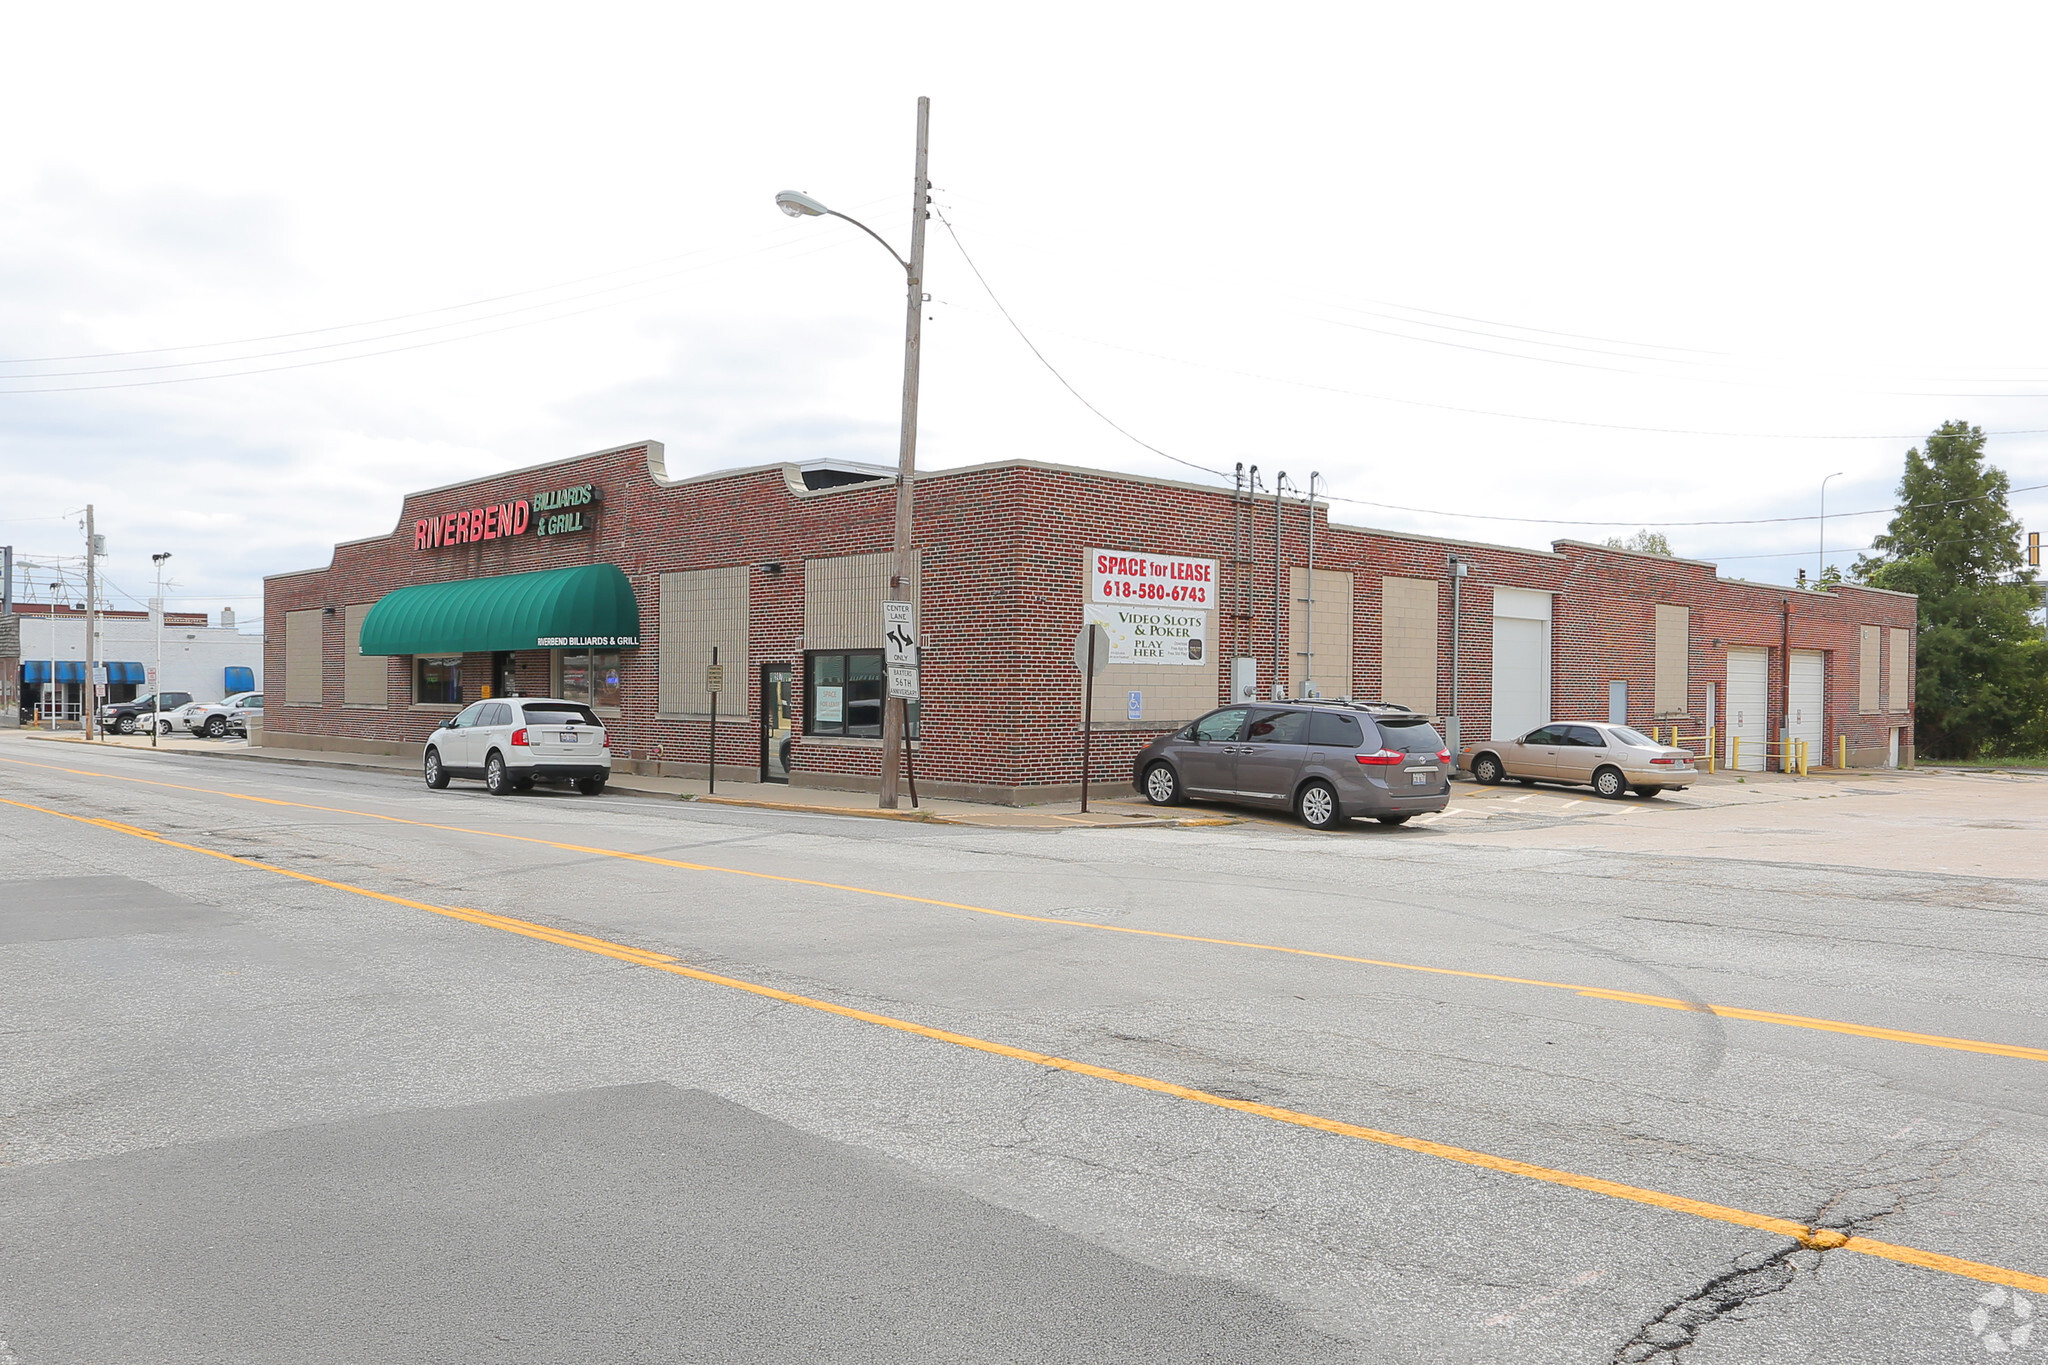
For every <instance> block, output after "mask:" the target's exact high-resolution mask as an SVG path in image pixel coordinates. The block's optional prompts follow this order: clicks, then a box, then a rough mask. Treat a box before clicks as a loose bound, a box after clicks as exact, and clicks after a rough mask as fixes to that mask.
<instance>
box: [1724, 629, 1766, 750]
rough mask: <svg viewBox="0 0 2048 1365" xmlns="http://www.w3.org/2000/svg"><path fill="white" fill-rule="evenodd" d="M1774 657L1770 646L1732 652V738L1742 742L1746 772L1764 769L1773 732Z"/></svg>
mask: <svg viewBox="0 0 2048 1365" xmlns="http://www.w3.org/2000/svg"><path fill="white" fill-rule="evenodd" d="M1770 658H1771V654H1770V651H1769V650H1767V649H1731V650H1729V651H1728V701H1727V713H1728V738H1729V740H1730V741H1731V742H1732V741H1734V740H1738V739H1739V740H1741V741H1742V753H1741V768H1742V770H1743V771H1744V772H1752V773H1760V772H1762V771H1763V770H1764V743H1765V741H1767V740H1768V739H1769V738H1770V735H1771V732H1770V729H1769V726H1770V723H1771V718H1770V677H1771V669H1770ZM1722 752H1723V753H1727V752H1728V749H1726V748H1724V749H1723V750H1722ZM1731 766H1733V765H1731Z"/></svg>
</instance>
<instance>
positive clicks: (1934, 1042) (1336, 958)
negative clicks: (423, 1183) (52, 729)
mask: <svg viewBox="0 0 2048 1365" xmlns="http://www.w3.org/2000/svg"><path fill="white" fill-rule="evenodd" d="M0 763H9V764H13V765H15V766H17V767H24V768H43V769H46V770H48V771H50V772H61V773H69V774H72V775H75V776H79V777H98V778H105V779H107V780H109V781H114V782H130V783H135V784H138V785H141V786H147V787H163V788H166V789H169V790H171V791H182V792H196V793H199V794H201V795H205V796H221V797H227V798H228V799H230V800H235V801H250V802H254V803H256V804H258V805H265V806H284V807H288V808H291V809H294V810H311V811H319V812H321V813H322V814H325V815H353V816H358V817H360V818H362V819H365V820H382V821H385V822H386V823H388V824H394V825H409V826H411V827H413V828H415V829H431V830H436V831H438V832H441V833H444V834H469V835H474V836H476V837H478V838H484V839H507V840H510V841H512V842H514V843H522V844H537V845H539V846H541V847H543V848H553V849H560V850H562V851H563V852H565V853H584V854H590V855H593V856H596V857H603V858H618V859H621V860H623V861H626V862H635V863H645V864H648V865H650V866H654V867H670V868H676V869H678V870H680V871H685V872H711V873H717V874H719V875H722V876H727V877H748V878H752V879H754V880H756V881H768V882H780V883H782V884H784V885H787V886H808V887H812V888H815V889H817V890H823V891H840V892H845V893H846V894H848V895H855V896H873V897H876V898H878V899H881V900H893V901H901V902H903V903H905V904H909V905H929V906H934V907H936V908H938V909H942V910H964V911H966V912H968V913H970V914H975V915H989V916H992V917H994V918H996V919H1008V920H1018V921H1021V922H1023V923H1027V924H1057V925H1061V926H1063V927H1065V928H1069V929H1089V930H1095V931H1099V932H1101V933H1107V934H1130V935H1133V936H1135V937H1139V938H1157V939H1166V940H1169V941H1172V942H1178V943H1202V944H1208V945H1209V946H1211V947H1218V948H1245V949H1250V950H1252V951H1255V952H1262V953H1284V954H1286V955H1288V956H1290V957H1308V958H1317V959H1320V960H1322V961H1325V962H1349V963H1352V964H1354V965H1357V966H1362V967H1384V968H1387V969H1389V970H1392V971H1402V972H1420V973H1423V974H1425V975H1429V976H1455V977H1463V978H1465V979H1467V980H1472V981H1493V982H1498V983H1501V984H1503V985H1509V986H1538V987H1541V988H1543V989H1545V990H1558V991H1570V992H1572V993H1573V994H1575V995H1581V996H1585V997H1586V998H1588V999H1592V1000H1611V1001H1614V1002H1616V1003H1618V1004H1625V1005H1644V1006H1650V1007H1654V1008H1658V1009H1671V1010H1688V1011H1691V1012H1693V1013H1696V1014H1711V1015H1715V1016H1718V1017H1719V1018H1722V1019H1742V1020H1746V1021H1748V1022H1750V1023H1758V1024H1776V1025H1779V1026H1781V1027H1785V1028H1803V1029H1813V1030H1816V1031H1818V1032H1822V1033H1840V1034H1847V1035H1850V1036H1852V1037H1857V1038H1874V1039H1878V1040H1880V1041H1883V1042H1890V1043H1911V1044H1913V1045H1915V1046H1918V1047H1936V1048H1947V1049H1949V1050H1951V1051H1955V1052H1976V1053H1982V1054H1984V1055H1986V1056H1992V1057H2014V1058H2018V1059H2020V1060H2022V1061H2031V1062H2048V1048H2039V1047H2024V1046H2021V1045H2020V1044H2017V1043H1991V1042H1985V1041H1983V1040H1981V1039H1976V1038H1951V1037H1948V1036H1946V1035H1943V1034H1939V1033H1916V1032H1913V1031H1911V1030H1909V1029H1894V1028H1879V1027H1877V1026H1876V1025H1872V1024H1855V1023H1849V1022H1847V1021H1844V1020H1840V1019H1819V1018H1814V1017H1811V1016H1809V1015H1803V1014H1782V1013H1779V1012H1777V1011H1774V1010H1756V1009H1746V1008H1743V1007H1741V1006H1736V1005H1710V1004H1705V1003H1703V1002H1701V1001H1696V1000H1680V999H1676V998H1674V997H1670V996H1662V995H1643V994H1639V993H1637V992H1634V991H1619V990H1611V989H1608V988H1606V987H1602V986H1581V985H1574V984H1572V983H1570V982H1566V981H1543V980H1540V979H1537V978H1533V977H1526V976H1503V975H1501V974H1499V973H1497V972H1475V971H1467V970H1464V969H1461V968H1457V967H1430V966H1425V965H1423V964H1421V963H1415V962H1395V961H1391V960H1389V959H1386V958H1376V957H1354V956H1351V955H1349V954H1346V953H1329V952H1322V951H1320V950H1318V949H1314V948H1289V947H1286V946H1284V945H1281V944H1275V943H1255V942H1249V941H1246V940H1243V939H1233V938H1213V937H1209V936H1207V935H1203V934H1181V933H1175V932H1173V931H1171V930H1167V929H1137V928H1133V927H1131V926H1130V925H1126V924H1097V923H1094V922H1092V921H1089V920H1078V919H1062V918H1060V917H1059V916H1057V915H1029V914H1025V913H1024V912H1022V911H1019V910H997V909H994V908H992V907H990V906H986V905H968V904H966V903H965V902H962V901H949V900H939V899H936V898H934V897H931V896H913V895H911V894H909V893H907V892H903V891H880V890H876V889H875V888H873V887H867V886H848V885H845V884H843V883H840V882H826V881H817V880H814V879H811V878H808V877H791V876H786V875H784V874H782V873H777V872H754V871H750V870H748V869H746V868H737V867H719V866H717V865H716V864H712V863H691V862H683V861H680V860H678V859H674V858H661V857H657V856H655V855H654V854H651V853H628V852H626V851H624V850H622V849H616V848H598V847H595V846H592V845H589V844H572V843H566V842H564V841H562V840H559V839H543V838H540V837H538V836H535V835H531V834H507V833H503V832H501V831H498V830H488V829H470V828H467V827H466V826H462V825H441V824H435V823H433V822H431V821H426V820H410V819H407V818H406V817H404V816H401V815H383V814H379V813H378V812H376V811H362V810H350V809H348V808H346V807H342V806H321V805H315V804H312V803H310V802H305V801H286V800H283V799H281V798H278V797H270V796H253V795H250V794H248V793H246V792H233V791H220V790H218V789H216V788H212V787H193V786H187V785H185V784H183V783H178V782H158V781H155V780H152V779H150V778H143V777H125V776H122V775H120V774H116V773H101V772H93V771H92V770H90V769H87V768H64V767H56V766H53V765H51V764H46V763H29V762H26V761H24V760H21V759H13V758H0ZM9 804H16V805H18V804H20V803H19V802H12V803H9ZM36 809H40V808H39V807H38V808H36Z"/></svg>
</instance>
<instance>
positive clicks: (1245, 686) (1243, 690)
mask: <svg viewBox="0 0 2048 1365" xmlns="http://www.w3.org/2000/svg"><path fill="white" fill-rule="evenodd" d="M1230 699H1231V700H1232V701H1235V702H1246V701H1257V700H1258V699H1259V661H1258V660H1257V659H1232V660H1231V661H1230Z"/></svg>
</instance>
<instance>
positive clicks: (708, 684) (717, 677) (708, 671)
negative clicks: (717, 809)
mask: <svg viewBox="0 0 2048 1365" xmlns="http://www.w3.org/2000/svg"><path fill="white" fill-rule="evenodd" d="M704 690H705V691H706V692H709V693H710V694H711V739H710V753H709V755H708V758H709V760H710V761H709V762H708V763H706V764H705V765H704V777H705V785H704V794H705V795H706V796H709V795H711V794H712V793H713V792H716V791H717V790H718V694H719V693H720V692H722V691H723V690H725V668H724V666H723V665H722V664H720V663H719V662H718V646H717V645H713V646H711V663H710V665H709V666H708V667H707V668H705V670H704Z"/></svg>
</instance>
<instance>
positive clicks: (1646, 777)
mask: <svg viewBox="0 0 2048 1365" xmlns="http://www.w3.org/2000/svg"><path fill="white" fill-rule="evenodd" d="M1458 766H1459V767H1461V768H1464V769H1466V770H1467V771H1469V772H1470V773H1471V774H1472V776H1473V778H1474V780H1476V781H1479V782H1483V783H1485V784H1487V785H1488V786H1491V785H1493V784H1494V783H1497V782H1502V781H1505V780H1507V779H1509V778H1513V779H1514V780H1515V781H1517V782H1520V783H1522V784H1523V785H1524V786H1529V785H1532V784H1534V783H1537V782H1565V783H1570V784H1571V785H1573V786H1591V787H1592V788H1593V790H1594V791H1596V792H1598V793H1599V794H1600V795H1602V796H1605V797H1608V798H1610V799H1616V798H1620V797H1623V796H1626V795H1628V793H1629V790H1630V789H1631V788H1633V789H1634V790H1635V791H1636V792H1637V793H1639V794H1640V795H1643V796H1655V795H1656V794H1657V793H1658V792H1661V791H1666V790H1670V791H1684V790H1685V786H1686V784H1687V783H1688V782H1692V781H1694V780H1696V779H1697V778H1698V777H1699V775H1700V774H1699V769H1697V768H1695V767H1694V766H1693V756H1692V751H1691V750H1689V749H1673V748H1671V747H1669V746H1668V745H1663V744H1659V743H1658V742H1657V741H1656V740H1654V739H1651V738H1650V737H1649V736H1648V735H1646V734H1643V733H1642V732H1641V731H1638V730H1631V729H1629V728H1628V727H1627V726H1626V725H1593V724H1588V723H1586V722H1584V721H1576V720H1573V721H1559V720H1554V721H1552V722H1550V724H1548V725H1539V726H1537V727H1536V728H1535V729H1534V730H1531V731H1530V732H1529V733H1528V734H1526V735H1523V736H1521V737H1520V738H1519V739H1500V740H1496V739H1488V740H1477V741H1474V742H1473V743H1471V744H1467V745H1464V746H1462V747H1461V748H1460V749H1459V750H1458Z"/></svg>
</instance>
